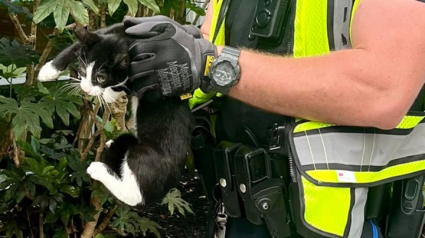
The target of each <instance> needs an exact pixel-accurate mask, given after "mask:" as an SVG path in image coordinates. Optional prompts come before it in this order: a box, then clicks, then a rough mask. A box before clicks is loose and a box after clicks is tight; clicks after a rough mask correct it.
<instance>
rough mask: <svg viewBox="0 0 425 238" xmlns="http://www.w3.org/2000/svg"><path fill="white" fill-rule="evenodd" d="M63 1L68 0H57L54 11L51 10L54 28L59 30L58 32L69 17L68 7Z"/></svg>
mask: <svg viewBox="0 0 425 238" xmlns="http://www.w3.org/2000/svg"><path fill="white" fill-rule="evenodd" d="M65 1H68V0H61V1H57V2H58V5H57V6H56V8H55V11H54V12H53V17H54V18H55V23H56V28H57V29H58V30H59V32H60V33H61V32H62V31H63V29H64V28H65V26H66V22H67V21H68V17H69V7H68V6H67V5H66V4H65Z"/></svg>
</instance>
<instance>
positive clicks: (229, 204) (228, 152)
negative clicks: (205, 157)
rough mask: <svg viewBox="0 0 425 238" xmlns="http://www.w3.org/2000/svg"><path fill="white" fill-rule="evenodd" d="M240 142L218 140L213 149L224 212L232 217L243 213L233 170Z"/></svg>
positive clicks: (237, 216)
mask: <svg viewBox="0 0 425 238" xmlns="http://www.w3.org/2000/svg"><path fill="white" fill-rule="evenodd" d="M241 145H242V144H240V143H231V142H228V141H222V142H220V143H219V144H218V145H217V147H216V148H215V150H214V163H215V173H216V176H217V179H218V183H219V187H220V189H221V198H222V200H223V203H224V204H225V207H226V213H227V215H228V216H230V217H233V218H239V217H241V216H242V215H243V210H241V207H240V205H239V204H240V203H241V201H240V198H239V197H238V191H237V188H236V180H235V172H234V169H233V168H234V155H235V152H236V151H237V150H238V149H239V148H240V146H241Z"/></svg>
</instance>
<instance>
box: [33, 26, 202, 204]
mask: <svg viewBox="0 0 425 238" xmlns="http://www.w3.org/2000/svg"><path fill="white" fill-rule="evenodd" d="M74 34H75V36H76V37H77V39H78V42H76V43H74V44H73V45H71V46H69V47H68V48H66V49H65V50H63V51H61V52H60V53H59V54H58V55H57V56H56V57H55V58H54V59H53V60H51V61H49V62H48V63H46V64H45V65H44V66H43V67H42V68H41V70H40V73H39V77H38V79H39V80H40V81H51V80H55V79H56V78H58V76H59V75H60V73H61V72H62V71H63V70H65V69H66V68H67V66H68V65H69V64H70V63H71V62H74V61H75V60H78V68H79V69H78V74H79V78H80V80H81V81H80V86H81V89H82V90H83V91H84V92H86V93H87V94H89V95H91V96H99V97H103V99H104V100H105V101H106V102H108V103H113V102H115V101H116V100H117V97H118V96H119V95H121V93H122V91H125V92H126V93H127V94H131V84H130V83H129V82H128V77H127V74H128V67H129V63H130V62H129V55H128V49H129V47H130V46H131V45H132V44H134V43H135V42H136V41H137V39H135V38H132V37H130V36H128V35H126V34H125V26H124V25H123V24H121V23H118V24H115V25H112V26H110V27H107V28H105V29H102V30H99V31H93V32H90V31H88V30H86V29H84V28H78V29H76V30H75V33H74ZM140 80H143V79H140ZM133 94H134V93H133ZM131 102H132V106H131V108H132V109H131V111H132V114H133V117H135V118H134V121H135V122H136V123H135V128H134V129H135V131H136V133H135V135H134V134H130V133H124V134H122V135H120V136H119V137H117V138H116V139H114V140H113V141H108V142H107V143H106V146H105V150H104V152H103V153H102V155H101V162H92V163H91V164H90V166H89V167H88V168H87V173H88V174H89V175H90V176H91V178H93V179H95V180H98V181H100V182H101V183H103V184H104V185H105V187H106V188H107V189H108V190H109V191H110V192H111V193H112V194H113V195H114V196H115V197H116V198H117V199H118V200H120V201H122V202H123V203H125V204H128V205H130V206H147V205H149V204H151V203H153V202H155V201H157V200H158V199H160V198H162V197H164V196H165V195H166V193H167V192H168V191H169V190H170V189H171V188H173V186H175V185H176V183H177V182H178V181H179V178H180V176H181V170H182V168H183V166H184V162H185V159H186V157H187V154H188V152H189V150H190V140H191V130H192V128H193V126H194V119H193V117H192V115H191V112H190V109H189V106H188V104H187V101H182V100H181V99H180V98H179V97H167V98H164V99H160V100H157V101H154V102H151V101H148V100H145V99H144V98H138V97H136V96H131Z"/></svg>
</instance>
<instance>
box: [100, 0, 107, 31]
mask: <svg viewBox="0 0 425 238" xmlns="http://www.w3.org/2000/svg"><path fill="white" fill-rule="evenodd" d="M106 8H107V6H106V3H102V5H101V6H100V28H106Z"/></svg>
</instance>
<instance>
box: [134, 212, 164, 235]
mask: <svg viewBox="0 0 425 238" xmlns="http://www.w3.org/2000/svg"><path fill="white" fill-rule="evenodd" d="M138 225H139V229H140V231H141V232H142V233H143V235H144V236H146V233H147V232H152V233H154V234H155V236H156V237H158V238H160V237H161V235H160V234H159V231H158V229H162V227H161V226H160V225H159V224H158V223H156V222H154V221H151V220H150V219H149V218H146V217H142V218H140V217H139V219H138Z"/></svg>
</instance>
